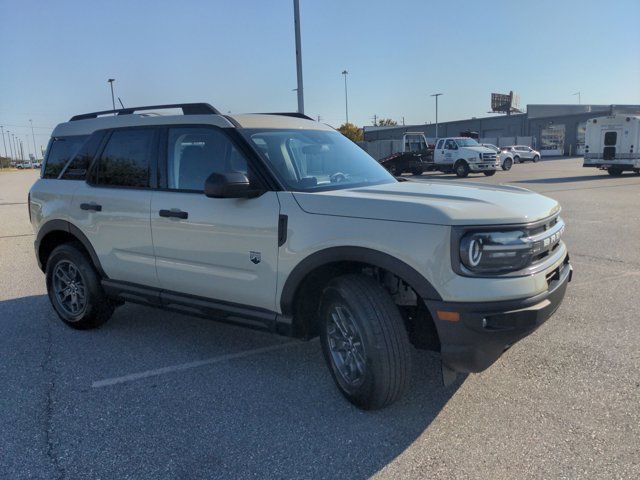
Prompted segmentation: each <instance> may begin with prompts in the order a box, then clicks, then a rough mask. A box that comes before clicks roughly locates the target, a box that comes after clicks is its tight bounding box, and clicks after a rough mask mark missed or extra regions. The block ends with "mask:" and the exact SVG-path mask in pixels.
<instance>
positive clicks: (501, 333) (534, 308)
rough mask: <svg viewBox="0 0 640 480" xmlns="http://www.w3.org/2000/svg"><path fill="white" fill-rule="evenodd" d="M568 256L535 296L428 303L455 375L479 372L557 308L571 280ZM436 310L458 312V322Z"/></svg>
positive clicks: (447, 359) (445, 357) (442, 351)
mask: <svg viewBox="0 0 640 480" xmlns="http://www.w3.org/2000/svg"><path fill="white" fill-rule="evenodd" d="M572 275H573V269H572V267H571V264H570V263H569V259H568V257H567V258H566V260H565V262H564V264H563V265H561V266H560V267H559V268H558V270H557V272H554V274H553V275H552V276H549V277H548V278H549V288H548V290H547V291H545V292H543V293H541V294H539V295H536V296H534V297H528V298H523V299H519V300H509V301H504V302H490V303H482V302H478V303H471V302H470V303H452V302H438V301H428V302H427V306H428V307H429V310H430V311H431V315H432V316H433V318H434V321H435V323H436V328H437V330H438V335H439V337H440V344H441V355H442V361H443V363H444V364H445V365H446V366H447V367H449V368H450V369H452V370H455V371H457V372H465V373H467V372H481V371H482V370H485V369H486V368H488V367H489V366H490V365H491V364H493V363H494V362H495V361H496V360H497V359H498V358H500V356H501V355H502V353H503V352H504V351H505V350H506V349H507V348H509V347H510V346H511V345H513V344H514V343H516V342H517V341H518V340H521V339H522V338H524V337H526V336H527V335H529V334H530V333H532V332H533V331H534V330H535V329H537V328H538V327H539V326H540V325H542V324H543V323H544V322H545V321H546V320H547V319H548V318H549V317H551V316H552V315H553V314H554V312H555V311H556V310H557V309H558V307H559V306H560V304H561V303H562V300H563V298H564V295H565V292H566V290H567V284H568V283H569V282H570V281H571V277H572ZM437 310H444V311H447V312H459V313H460V320H459V321H445V320H440V319H439V318H438V315H437V313H436V311H437Z"/></svg>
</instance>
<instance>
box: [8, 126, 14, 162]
mask: <svg viewBox="0 0 640 480" xmlns="http://www.w3.org/2000/svg"><path fill="white" fill-rule="evenodd" d="M7 140H8V141H9V152H10V154H11V160H15V159H14V158H13V147H12V146H11V132H10V131H9V130H7Z"/></svg>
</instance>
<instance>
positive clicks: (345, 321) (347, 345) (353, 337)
mask: <svg viewBox="0 0 640 480" xmlns="http://www.w3.org/2000/svg"><path fill="white" fill-rule="evenodd" d="M329 316H330V318H329V320H328V324H327V342H328V346H329V351H330V353H331V359H332V362H333V364H334V366H335V370H336V371H337V373H338V374H339V375H340V377H342V380H343V381H344V382H345V383H347V384H348V385H349V386H351V387H357V386H359V385H361V384H362V382H364V378H365V373H366V360H365V359H366V354H365V349H364V344H363V342H362V335H361V333H360V330H359V329H358V326H357V324H356V322H355V320H354V318H353V315H352V314H351V312H350V311H349V309H348V308H347V307H346V306H345V305H342V304H335V305H334V306H333V307H332V308H331V310H330V311H329Z"/></svg>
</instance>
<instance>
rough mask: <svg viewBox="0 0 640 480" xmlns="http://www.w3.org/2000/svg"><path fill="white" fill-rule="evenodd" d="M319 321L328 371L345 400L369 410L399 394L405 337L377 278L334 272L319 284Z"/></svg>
mask: <svg viewBox="0 0 640 480" xmlns="http://www.w3.org/2000/svg"><path fill="white" fill-rule="evenodd" d="M320 322H321V330H320V339H321V343H322V351H323V353H324V357H325V360H326V361H327V364H328V366H329V370H330V372H331V376H332V377H333V379H334V381H335V382H336V385H337V386H338V388H339V390H340V392H341V393H342V394H343V395H344V396H345V397H346V398H347V399H348V400H349V401H350V402H351V403H353V404H354V405H356V406H358V407H360V408H362V409H365V410H370V409H377V408H382V407H385V406H387V405H390V404H392V403H393V402H395V401H396V400H398V399H399V398H400V396H401V395H402V393H403V392H404V391H405V390H406V388H407V386H408V384H409V378H410V373H411V350H410V344H409V338H408V336H407V332H406V330H405V327H404V323H403V321H402V316H401V314H400V311H399V310H398V307H397V306H396V305H395V304H394V303H393V300H392V299H391V297H390V296H389V294H388V293H387V292H386V290H384V288H382V286H380V284H378V283H377V282H376V281H375V280H374V279H373V278H371V277H368V276H366V275H362V274H354V275H345V276H342V277H338V278H336V279H335V280H333V281H332V282H331V283H330V284H329V285H328V286H327V288H326V289H325V290H324V293H323V297H322V303H321V307H320Z"/></svg>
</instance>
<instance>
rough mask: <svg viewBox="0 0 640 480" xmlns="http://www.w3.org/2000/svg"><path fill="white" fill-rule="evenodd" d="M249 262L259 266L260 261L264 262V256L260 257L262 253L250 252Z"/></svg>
mask: <svg viewBox="0 0 640 480" xmlns="http://www.w3.org/2000/svg"><path fill="white" fill-rule="evenodd" d="M249 260H251V261H252V262H253V263H254V264H256V265H257V264H259V263H260V260H262V256H261V255H260V252H249Z"/></svg>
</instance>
